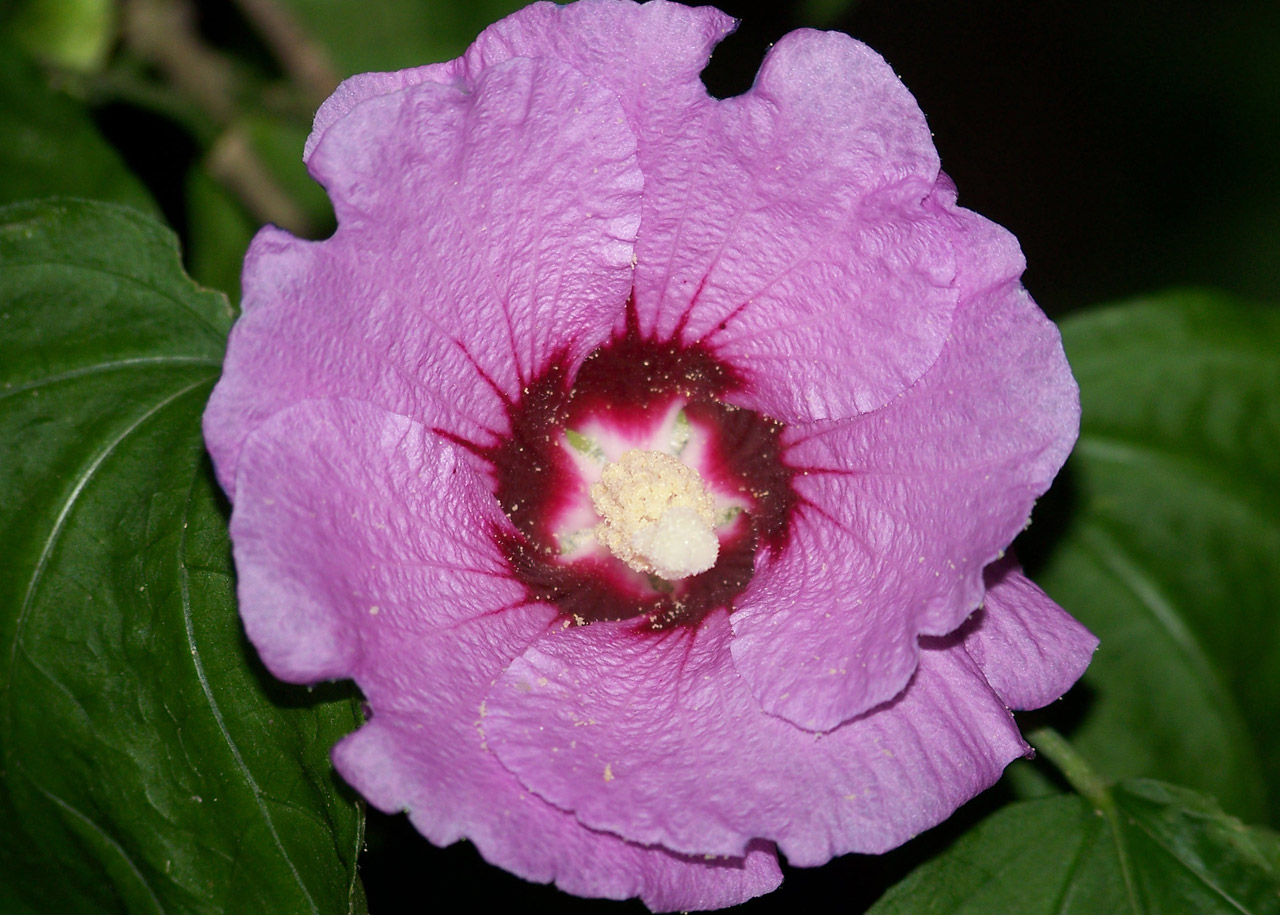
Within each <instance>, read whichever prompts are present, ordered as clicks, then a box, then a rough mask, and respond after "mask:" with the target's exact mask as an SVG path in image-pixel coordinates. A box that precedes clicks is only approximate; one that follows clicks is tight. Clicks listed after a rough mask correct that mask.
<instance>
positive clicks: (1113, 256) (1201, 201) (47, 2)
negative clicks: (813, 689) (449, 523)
mask: <svg viewBox="0 0 1280 915" xmlns="http://www.w3.org/2000/svg"><path fill="white" fill-rule="evenodd" d="M519 5H520V4H519V3H514V2H507V0H199V2H177V0H0V203H7V202H10V201H12V200H17V199H22V198H25V197H32V196H43V195H45V194H50V193H70V194H76V195H82V196H91V197H105V198H108V199H114V200H120V201H123V202H129V203H133V204H134V205H137V206H140V207H142V208H144V209H150V210H152V211H153V212H158V213H159V214H161V215H162V216H163V217H164V219H165V220H166V221H167V222H168V223H169V224H170V225H171V226H172V227H173V228H174V229H175V230H176V231H177V232H178V233H179V235H180V236H181V238H182V241H183V249H184V252H185V257H186V258H187V263H188V269H189V270H190V271H191V272H192V274H193V275H194V276H195V277H196V278H197V279H199V280H200V281H202V282H204V283H206V284H208V285H211V286H215V287H218V288H221V289H223V290H225V291H227V292H228V293H229V294H230V295H231V297H232V300H233V301H235V300H237V299H238V296H239V290H238V274H239V264H240V258H241V256H242V254H243V252H244V249H245V246H246V245H247V244H248V241H249V239H250V237H251V236H252V234H253V232H254V231H256V229H257V228H258V227H259V226H260V225H261V224H262V223H263V222H265V221H274V222H278V223H280V224H282V225H285V226H287V227H288V228H290V229H292V230H294V231H296V232H298V233H299V234H304V235H308V236H311V237H323V236H324V235H326V234H328V232H330V231H331V230H332V213H331V211H330V209H329V206H328V202H327V199H326V198H325V196H324V193H323V192H322V191H321V190H320V189H319V188H318V187H316V186H315V185H314V184H313V183H312V182H311V181H310V179H309V178H308V177H307V176H306V174H305V170H304V169H303V168H302V165H301V151H302V143H303V140H304V139H305V136H306V133H307V129H308V125H309V122H310V116H311V113H312V112H313V111H314V109H315V107H316V105H317V104H318V103H319V101H321V100H322V99H323V98H324V97H325V96H326V95H327V93H328V92H329V91H330V90H331V88H332V86H333V85H334V84H335V82H336V80H338V79H340V78H342V77H345V76H347V75H350V74H352V73H357V72H362V71H366V70H375V69H377V70H390V69H398V68H402V67H408V66H414V65H417V64H421V63H425V62H429V61H433V60H442V59H446V58H449V57H453V56H456V55H457V54H458V53H460V52H461V50H462V49H463V48H464V47H465V46H466V45H467V44H468V43H469V42H470V40H471V39H472V38H473V37H474V35H475V34H476V32H478V31H479V30H480V29H482V28H483V27H484V26H485V25H486V24H488V23H489V22H491V21H493V20H495V19H497V18H500V17H501V16H502V15H505V14H506V13H507V12H510V11H511V10H512V9H514V8H516V7H517V6H519ZM720 5H721V6H722V8H724V9H726V10H727V11H728V12H730V13H732V14H733V15H735V16H738V17H739V18H741V19H742V25H741V27H740V28H739V30H738V32H737V33H736V34H734V35H733V36H731V37H730V38H728V39H727V40H726V41H725V42H724V43H723V45H722V46H721V48H720V49H719V50H718V51H717V53H716V55H715V57H714V58H713V60H712V63H711V66H710V68H709V69H708V71H707V73H706V75H705V79H706V82H707V84H708V86H709V87H710V89H711V91H712V92H713V93H714V94H716V95H720V96H727V95H732V94H736V93H739V92H742V91H744V90H745V89H746V88H747V87H749V85H750V84H751V80H752V78H753V76H754V74H755V71H756V69H757V67H758V66H759V62H760V59H761V58H762V56H763V55H764V54H765V52H766V50H767V49H768V47H769V46H770V44H771V43H772V42H774V41H776V40H777V39H778V38H779V37H781V36H782V35H783V34H785V33H786V32H788V31H790V30H792V29H794V28H799V27H818V28H835V29H841V30H843V31H846V32H848V33H850V34H852V35H853V36H854V37H856V38H859V39H861V40H863V41H865V42H866V43H868V44H869V45H871V46H872V47H873V48H875V49H876V50H877V51H879V52H880V53H881V54H883V55H884V56H885V58H886V59H887V60H888V61H889V63H890V64H891V65H892V66H893V68H894V69H895V70H896V71H897V73H898V74H899V75H900V76H901V77H902V79H903V80H904V82H905V83H906V84H907V86H908V87H909V88H910V89H911V91H912V92H913V93H914V94H915V95H916V98H917V99H918V100H919V102H920V106H921V108H922V109H923V110H924V112H925V114H926V115H927V117H928V119H929V123H930V125H931V127H932V129H933V132H934V135H935V140H936V143H937V146H938V149H939V151H940V153H941V157H942V162H943V167H944V168H945V169H946V171H947V172H948V173H949V174H950V175H951V176H952V178H953V179H954V180H955V182H956V184H957V185H958V187H959V191H960V203H961V204H962V205H964V206H967V207H969V208H971V209H974V210H977V211H978V212H980V213H982V214H984V215H986V216H988V217H990V218H992V219H994V220H996V221H997V222H999V223H1001V224H1003V225H1005V226H1007V227H1008V228H1010V229H1011V230H1012V231H1013V232H1014V233H1015V234H1016V235H1017V236H1018V237H1019V238H1020V239H1021V241H1022V245H1023V248H1024V251H1025V252H1026V255H1027V260H1028V263H1029V269H1028V272H1027V274H1026V277H1025V282H1026V284H1027V286H1028V287H1029V288H1030V289H1031V291H1032V293H1033V295H1034V296H1035V297H1036V298H1037V299H1038V300H1039V302H1040V303H1041V304H1042V306H1043V307H1045V309H1046V310H1047V311H1048V312H1049V313H1050V314H1051V315H1054V316H1058V317H1061V316H1062V315H1064V314H1066V313H1068V312H1070V311H1072V310H1076V309H1081V308H1086V307H1089V306H1092V305H1096V304H1099V303H1104V302H1108V301H1112V300H1115V299H1119V298H1124V297H1127V296H1130V295H1133V294H1137V293H1140V292H1147V291H1151V290H1156V289H1161V288H1165V287H1169V286H1177V285H1204V286H1213V287H1217V288H1219V289H1222V290H1225V291H1227V292H1232V293H1236V294H1239V295H1241V296H1244V297H1246V298H1252V299H1259V300H1264V301H1272V302H1275V301H1280V51H1278V49H1280V3H1276V2H1274V0H1258V2H1222V3H1216V4H1206V3H1203V2H1195V0H1166V2H1164V3H1162V4H1159V5H1152V4H1146V3H1138V2H1134V0H1110V2H1100V0H1081V2H1077V3H1073V4H1061V3H1059V4H1049V3H1035V2H1015V0H970V2H966V3H955V2H947V0H806V2H801V3H772V4H762V3H750V2H724V3H722V4H720ZM1153 10H1154V11H1155V12H1153ZM104 142H105V143H106V144H109V145H110V146H111V147H114V149H115V150H116V152H117V153H118V155H119V157H120V158H121V159H122V160H123V161H124V163H125V164H127V165H128V166H129V169H130V170H131V171H132V173H133V174H134V175H135V176H136V178H137V181H133V180H122V179H121V178H120V176H119V175H118V174H117V173H116V172H115V171H114V170H108V171H104V170H103V169H101V168H100V167H99V166H98V165H97V164H95V163H97V162H99V161H100V160H99V158H98V157H97V156H96V155H95V156H88V155H84V154H82V153H83V151H84V150H87V149H89V148H91V147H92V148H93V149H95V150H97V149H98V147H99V146H101V145H102V144H103V143H104ZM978 803H979V805H981V804H984V803H994V801H990V800H988V801H981V800H980V801H979V802H978ZM980 812H981V810H980V809H978V810H972V809H971V810H969V811H966V812H962V813H961V815H960V816H959V817H958V818H957V819H956V820H954V821H952V823H950V824H948V825H947V826H946V827H944V828H943V829H941V830H938V831H936V832H935V833H931V834H930V835H929V836H926V837H925V838H924V840H923V841H924V842H926V843H933V844H941V843H943V842H945V841H946V839H947V837H948V836H949V835H954V834H956V833H957V832H959V831H960V830H962V829H963V828H964V826H965V825H966V820H971V819H972V818H973V817H975V816H977V815H978V814H979V813H980ZM908 848H909V849H910V848H911V847H910V846H909V847H908ZM919 852H920V847H919V846H918V845H917V846H915V848H914V851H911V850H908V851H907V852H906V853H905V855H906V856H905V857H904V855H903V853H895V854H892V855H889V856H885V857H884V858H876V859H865V858H857V857H856V856H851V857H849V858H846V859H842V860H840V861H838V862H835V863H833V864H832V865H829V866H827V867H825V868H822V869H820V870H818V871H813V872H809V873H799V874H793V875H789V877H788V881H787V883H786V884H785V885H784V889H783V890H782V891H781V892H779V893H777V894H774V895H773V896H770V897H767V898H766V899H764V900H757V901H756V902H753V903H751V904H749V905H748V906H747V907H745V908H746V910H747V911H753V912H763V911H773V910H778V911H782V910H784V909H786V910H790V909H791V908H793V907H794V906H795V905H797V904H800V905H803V904H806V903H819V902H822V903H827V902H830V901H831V900H833V899H839V900H841V901H842V903H843V905H844V906H845V907H847V909H848V910H851V911H857V910H859V909H860V908H861V907H862V906H863V905H865V904H867V903H869V902H870V901H871V900H873V899H875V898H876V896H878V895H879V893H880V892H881V891H882V890H883V888H884V887H885V886H887V885H889V884H891V883H892V882H893V881H894V880H896V879H897V878H898V877H900V876H901V875H902V873H903V872H904V870H905V867H906V866H907V864H908V863H910V862H912V861H914V860H916V859H918V856H919ZM362 874H363V876H364V881H365V885H366V888H367V890H368V895H369V900H370V905H371V908H372V910H373V911H375V912H386V911H400V910H404V909H406V908H407V907H408V906H409V904H413V905H414V907H415V908H422V907H426V908H430V907H431V906H432V904H433V903H438V902H440V901H441V900H446V899H462V898H471V899H478V898H484V899H485V900H486V901H488V902H490V903H492V904H494V905H521V906H522V907H524V908H526V909H533V910H537V911H557V912H572V911H599V910H601V909H604V908H611V909H612V910H615V911H633V910H634V911H637V912H640V911H644V909H643V906H641V905H640V904H639V903H635V902H633V903H629V904H620V905H617V906H614V905H613V904H607V903H599V902H593V901H586V900H579V899H575V898H571V897H567V896H565V895H563V894H560V893H558V892H557V891H555V890H553V889H551V888H548V887H534V886H530V885H528V884H525V883H523V882H522V881H520V880H518V879H516V878H514V877H511V876H510V875H508V874H506V873H504V872H501V871H498V870H496V869H493V868H490V867H488V866H486V865H485V864H484V863H483V862H482V861H480V859H479V857H478V856H477V855H476V853H475V852H474V850H473V849H472V848H471V847H470V846H469V845H467V844H465V843H463V844H460V845H458V846H455V847H453V848H450V849H444V850H439V849H434V848H432V847H431V846H429V845H428V844H427V843H426V842H425V841H423V840H421V839H420V838H418V837H417V835H416V834H415V833H414V832H413V830H412V829H411V828H410V827H409V826H408V825H407V823H406V822H405V821H404V819H403V818H392V817H384V816H381V815H378V814H376V813H373V814H371V816H370V822H369V831H368V853H367V854H366V855H365V856H364V859H363V865H362Z"/></svg>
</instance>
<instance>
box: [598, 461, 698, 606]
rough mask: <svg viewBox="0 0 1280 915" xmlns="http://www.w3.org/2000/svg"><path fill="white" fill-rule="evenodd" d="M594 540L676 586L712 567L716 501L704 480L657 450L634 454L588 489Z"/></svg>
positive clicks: (610, 466) (607, 468)
mask: <svg viewBox="0 0 1280 915" xmlns="http://www.w3.org/2000/svg"><path fill="white" fill-rule="evenodd" d="M591 502H592V504H593V505H594V506H595V510H596V513H597V514H598V515H599V516H600V519H601V521H600V523H599V524H598V525H596V528H595V535H596V539H597V540H599V541H600V542H601V543H602V544H604V545H605V546H606V547H607V548H608V549H609V551H610V552H611V553H613V555H614V556H617V557H618V558H619V559H621V560H622V561H623V562H625V563H626V564H627V565H628V566H630V567H631V568H633V569H635V570H636V571H637V572H644V573H650V574H654V575H657V576H658V577H660V578H664V579H666V580H667V581H676V580H678V579H681V578H688V577H689V576H691V575H697V574H699V573H701V572H705V571H707V570H708V569H710V568H711V567H712V566H714V565H715V564H716V557H717V556H718V555H719V551H720V541H719V540H718V539H717V537H716V534H715V522H716V511H715V502H714V500H713V499H712V497H711V494H710V493H709V492H708V491H707V487H706V484H705V483H704V482H703V480H702V477H701V476H699V475H698V472H697V471H696V470H694V469H693V468H691V467H689V466H687V465H685V464H683V463H681V462H680V461H679V460H678V459H677V458H674V457H672V456H671V455H669V454H665V453H663V452H660V451H641V450H639V449H633V450H631V451H628V452H626V453H624V454H623V455H622V457H620V458H619V459H618V460H617V461H615V462H613V463H611V464H608V465H606V466H605V468H604V471H603V473H602V474H601V476H600V481H599V482H598V483H595V484H593V485H592V487H591Z"/></svg>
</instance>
